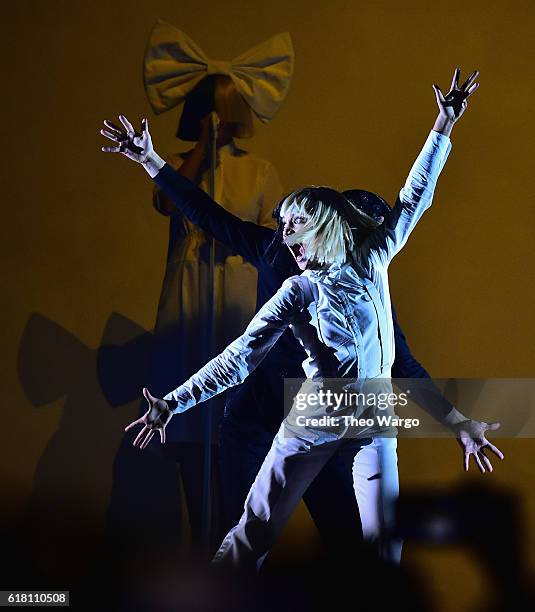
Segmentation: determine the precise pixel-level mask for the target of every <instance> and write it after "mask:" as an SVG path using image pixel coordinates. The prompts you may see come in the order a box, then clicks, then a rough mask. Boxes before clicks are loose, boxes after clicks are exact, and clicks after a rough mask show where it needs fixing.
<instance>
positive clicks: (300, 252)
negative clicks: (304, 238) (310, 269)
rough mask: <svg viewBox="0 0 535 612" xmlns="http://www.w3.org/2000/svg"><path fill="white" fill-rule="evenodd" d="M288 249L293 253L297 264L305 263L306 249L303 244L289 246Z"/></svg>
mask: <svg viewBox="0 0 535 612" xmlns="http://www.w3.org/2000/svg"><path fill="white" fill-rule="evenodd" d="M288 248H289V249H290V251H291V252H292V255H293V256H294V259H295V261H296V262H297V263H301V262H302V261H305V249H304V247H303V245H302V244H292V245H288Z"/></svg>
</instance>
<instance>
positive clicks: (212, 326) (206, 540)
mask: <svg viewBox="0 0 535 612" xmlns="http://www.w3.org/2000/svg"><path fill="white" fill-rule="evenodd" d="M218 127H219V118H218V116H217V114H216V113H215V112H212V113H210V135H211V139H210V174H209V195H210V197H211V198H212V200H215V193H216V176H215V173H216V165H217V136H218ZM215 251H216V241H215V239H214V238H213V237H212V238H210V259H209V268H208V285H209V287H210V288H211V291H210V294H209V296H208V306H209V308H208V312H209V313H210V323H209V335H208V337H209V341H208V347H209V351H210V359H211V358H212V357H213V356H214V355H215V354H216V350H217V303H216V296H215V265H216V258H215ZM215 401H217V400H216V399H213V400H212V402H215ZM212 410H213V409H212V407H211V406H210V404H208V405H207V406H206V409H205V410H204V414H203V434H204V435H203V438H204V465H203V491H202V516H201V525H202V536H203V548H204V551H205V552H206V553H208V552H209V549H210V535H211V533H210V531H211V523H212V490H211V488H212V487H211V485H212Z"/></svg>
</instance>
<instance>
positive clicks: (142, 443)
mask: <svg viewBox="0 0 535 612" xmlns="http://www.w3.org/2000/svg"><path fill="white" fill-rule="evenodd" d="M143 395H144V396H145V399H146V400H147V402H148V403H149V409H148V410H147V412H146V413H145V414H144V415H143V416H142V417H141V418H140V419H137V420H135V421H133V422H132V423H130V425H128V426H127V427H125V431H128V430H129V429H131V428H132V427H134V426H135V425H143V429H142V430H141V431H140V432H139V433H138V435H137V437H136V439H135V440H134V442H133V444H134V446H138V447H139V448H140V450H143V449H144V448H147V446H148V444H149V442H150V441H151V440H152V436H154V434H155V433H156V432H157V431H159V432H160V442H161V443H162V444H164V443H165V428H166V427H167V424H168V423H169V421H170V420H171V418H172V417H173V412H172V411H171V408H169V405H168V404H167V402H166V401H165V400H163V399H158V398H157V397H154V396H152V395H151V394H150V393H149V390H148V389H143Z"/></svg>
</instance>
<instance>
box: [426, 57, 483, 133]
mask: <svg viewBox="0 0 535 612" xmlns="http://www.w3.org/2000/svg"><path fill="white" fill-rule="evenodd" d="M460 75H461V70H460V68H456V69H455V72H454V73H453V79H452V81H451V88H450V90H449V91H448V93H447V94H446V95H444V94H443V93H442V91H441V89H440V87H439V86H438V85H433V89H434V90H435V96H436V99H437V105H438V109H439V116H440V118H441V119H442V120H444V121H448V122H449V123H451V124H453V123H455V122H456V121H458V120H459V119H460V118H461V116H462V114H463V113H464V111H465V110H466V108H467V106H468V98H469V97H470V96H471V95H472V94H473V93H474V92H475V90H476V89H477V88H478V87H479V83H476V82H475V81H476V79H477V78H478V77H479V70H474V72H472V74H471V75H470V76H469V77H468V78H467V79H466V81H465V82H464V83H463V84H462V85H461V86H460V87H459V77H460Z"/></svg>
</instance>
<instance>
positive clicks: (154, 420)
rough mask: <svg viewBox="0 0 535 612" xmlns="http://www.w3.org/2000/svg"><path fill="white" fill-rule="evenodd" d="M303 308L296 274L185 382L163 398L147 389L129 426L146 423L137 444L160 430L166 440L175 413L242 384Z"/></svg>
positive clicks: (142, 443)
mask: <svg viewBox="0 0 535 612" xmlns="http://www.w3.org/2000/svg"><path fill="white" fill-rule="evenodd" d="M302 309H303V296H302V291H301V287H300V285H299V282H298V281H297V277H291V278H289V279H287V280H286V281H284V283H283V284H282V286H281V288H280V289H279V290H278V291H277V293H276V294H275V295H274V296H273V297H272V298H271V299H270V300H269V301H268V302H266V303H265V304H264V306H262V308H261V309H260V310H259V311H258V312H257V314H256V315H255V316H254V317H253V319H252V321H251V322H250V323H249V325H248V326H247V329H246V330H245V332H244V333H243V334H242V335H241V336H240V337H239V338H237V339H236V340H234V342H232V343H231V344H229V345H228V346H227V348H226V349H225V350H224V351H223V352H222V353H220V354H219V355H218V356H217V357H214V359H212V360H211V361H209V362H208V363H207V364H206V365H205V366H204V367H202V368H201V369H200V370H199V371H198V372H197V373H196V374H194V375H193V376H191V377H190V378H189V379H188V380H187V381H186V382H185V383H183V384H182V385H180V386H179V387H177V388H176V389H174V390H173V391H171V392H169V393H168V394H167V395H165V396H164V398H163V399H158V398H154V397H152V396H151V395H150V393H148V391H147V390H144V395H145V397H146V399H147V401H148V402H149V409H148V411H147V412H146V414H145V415H143V416H142V417H141V418H140V419H137V420H136V421H134V422H133V423H131V424H130V425H128V427H127V428H126V429H127V430H128V429H130V428H131V427H133V426H134V425H138V424H139V425H143V426H144V427H143V429H142V430H141V431H140V432H139V434H138V436H137V438H136V439H135V441H134V446H139V447H140V448H145V447H146V446H147V444H148V443H149V441H150V438H151V437H152V436H153V435H154V433H155V432H156V431H158V430H160V438H161V441H162V442H164V441H165V433H164V431H165V426H166V425H167V423H168V422H169V420H170V419H171V417H172V416H173V414H177V413H181V412H185V411H186V410H188V409H189V408H192V407H193V406H195V405H196V404H199V403H201V402H204V401H206V400H208V399H210V398H211V397H213V396H214V395H218V394H219V393H222V392H223V391H225V390H226V389H229V388H231V387H234V386H236V385H239V384H241V383H242V382H243V381H244V380H245V379H246V378H247V376H248V375H249V374H250V373H251V372H252V371H253V370H254V369H255V368H256V367H257V366H258V365H259V364H260V362H261V361H262V360H263V359H264V357H265V356H266V355H267V353H268V352H269V350H270V349H271V348H272V347H273V345H274V344H275V343H276V342H277V340H278V339H279V338H280V336H281V335H282V334H283V332H284V331H285V330H286V328H287V327H288V326H289V325H290V324H291V323H292V322H293V320H294V318H295V316H296V315H297V314H298V313H299V312H300V311H301V310H302Z"/></svg>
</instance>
